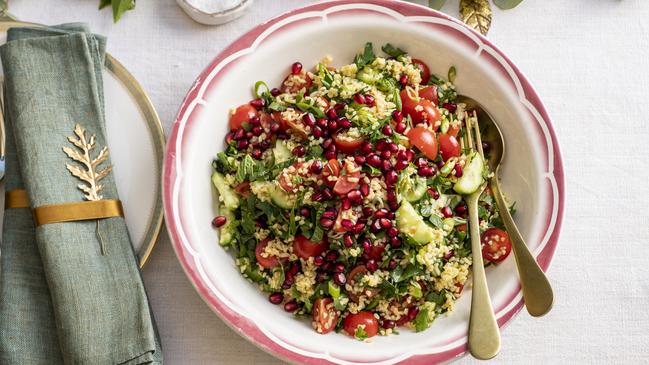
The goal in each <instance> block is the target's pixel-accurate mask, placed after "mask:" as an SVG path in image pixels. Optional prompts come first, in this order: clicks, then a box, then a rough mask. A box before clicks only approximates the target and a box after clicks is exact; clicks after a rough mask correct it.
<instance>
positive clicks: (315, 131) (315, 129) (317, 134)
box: [311, 127, 322, 138]
mask: <svg viewBox="0 0 649 365" xmlns="http://www.w3.org/2000/svg"><path fill="white" fill-rule="evenodd" d="M311 132H313V137H315V138H320V137H322V129H320V127H313V130H312V131H311Z"/></svg>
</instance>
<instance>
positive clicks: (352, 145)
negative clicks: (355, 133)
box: [334, 134, 363, 154]
mask: <svg viewBox="0 0 649 365" xmlns="http://www.w3.org/2000/svg"><path fill="white" fill-rule="evenodd" d="M334 143H335V144H336V147H337V148H338V150H339V151H341V152H344V153H347V154H350V153H353V152H354V151H356V150H357V149H358V148H360V146H361V145H362V144H363V138H358V139H347V138H343V137H342V136H341V135H340V134H335V135H334Z"/></svg>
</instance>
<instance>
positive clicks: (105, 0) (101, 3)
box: [99, 0, 111, 10]
mask: <svg viewBox="0 0 649 365" xmlns="http://www.w3.org/2000/svg"><path fill="white" fill-rule="evenodd" d="M110 2H111V0H100V1H99V10H101V9H103V8H105V7H107V6H108V5H110Z"/></svg>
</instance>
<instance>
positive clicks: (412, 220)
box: [397, 200, 436, 245]
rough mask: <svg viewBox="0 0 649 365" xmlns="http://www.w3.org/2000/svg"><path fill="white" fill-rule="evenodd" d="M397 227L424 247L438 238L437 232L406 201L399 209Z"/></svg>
mask: <svg viewBox="0 0 649 365" xmlns="http://www.w3.org/2000/svg"><path fill="white" fill-rule="evenodd" d="M397 227H398V228H399V230H400V231H401V232H403V233H405V234H407V235H408V236H410V237H412V239H414V240H415V241H416V242H417V243H419V244H422V245H423V244H426V243H429V242H431V241H434V240H435V237H436V234H435V230H434V229H433V228H432V227H430V226H429V225H427V224H426V223H425V222H424V219H423V218H422V217H421V216H420V215H419V214H418V213H417V211H416V210H415V208H413V206H412V204H410V203H409V202H408V201H405V200H404V201H403V202H401V206H400V207H399V209H397Z"/></svg>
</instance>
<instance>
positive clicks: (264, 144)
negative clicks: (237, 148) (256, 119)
mask: <svg viewBox="0 0 649 365" xmlns="http://www.w3.org/2000/svg"><path fill="white" fill-rule="evenodd" d="M268 147H270V141H269V140H267V139H265V140H263V141H261V142H259V148H261V149H262V150H267V149H268Z"/></svg>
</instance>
